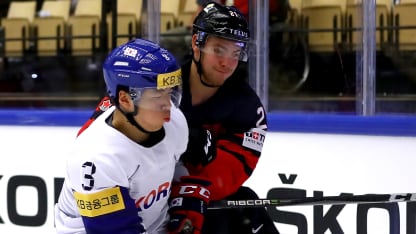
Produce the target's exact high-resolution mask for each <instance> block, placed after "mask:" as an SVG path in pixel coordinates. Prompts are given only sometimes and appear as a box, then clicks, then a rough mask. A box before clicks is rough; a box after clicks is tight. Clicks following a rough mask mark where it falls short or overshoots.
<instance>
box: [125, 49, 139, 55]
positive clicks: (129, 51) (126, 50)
mask: <svg viewBox="0 0 416 234" xmlns="http://www.w3.org/2000/svg"><path fill="white" fill-rule="evenodd" d="M124 55H126V56H130V57H136V55H137V50H136V49H133V48H130V47H126V48H125V49H124Z"/></svg>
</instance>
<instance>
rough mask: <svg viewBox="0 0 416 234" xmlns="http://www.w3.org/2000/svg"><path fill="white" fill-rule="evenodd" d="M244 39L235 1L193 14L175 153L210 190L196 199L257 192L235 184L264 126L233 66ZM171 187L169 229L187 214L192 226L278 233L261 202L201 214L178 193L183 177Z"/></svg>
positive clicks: (247, 169) (249, 165) (243, 52)
mask: <svg viewBox="0 0 416 234" xmlns="http://www.w3.org/2000/svg"><path fill="white" fill-rule="evenodd" d="M249 38H250V32H249V29H248V25H247V21H246V19H245V18H244V16H243V15H242V14H241V12H240V11H239V10H238V9H237V8H235V7H229V6H223V5H221V4H218V3H214V2H211V3H208V4H206V5H205V7H204V8H203V10H202V11H201V12H200V13H199V14H198V16H197V17H196V18H195V20H194V24H193V35H192V57H191V59H190V60H189V61H187V62H184V64H183V65H182V75H183V98H182V100H181V105H180V108H181V110H182V111H183V113H184V114H185V117H186V119H187V122H188V126H189V129H190V131H189V142H188V147H187V150H186V152H185V153H184V154H183V155H182V157H181V159H182V161H183V163H184V164H185V165H186V168H187V169H188V171H189V174H190V175H191V176H192V177H198V178H202V179H203V180H206V181H207V182H205V183H201V184H200V185H201V187H203V188H206V189H208V190H209V191H210V196H209V199H202V201H203V202H205V201H207V202H208V203H209V201H214V200H221V199H255V198H258V197H257V195H256V194H255V193H254V192H253V191H252V190H251V189H249V188H247V187H242V185H243V183H244V182H245V181H246V180H247V179H248V178H249V177H250V175H251V174H252V172H253V170H254V169H255V167H256V164H257V162H258V160H259V157H260V155H261V151H262V146H263V143H264V139H265V136H266V131H267V118H266V111H265V109H264V108H263V105H262V103H261V102H260V99H259V97H258V96H257V94H256V93H255V92H254V90H253V89H252V88H251V87H250V86H249V84H248V83H247V75H246V72H245V69H239V65H240V66H241V65H242V64H240V63H241V62H240V61H242V62H243V63H244V62H245V61H246V60H247V51H248V43H249ZM184 178H186V177H184ZM195 184H197V183H195V182H194V183H192V185H193V186H196V185H195ZM175 186H178V187H179V188H182V190H181V189H177V190H175V189H173V190H172V194H171V200H172V201H171V208H170V211H169V212H170V214H171V219H170V223H169V224H168V228H170V229H169V230H170V231H171V233H179V231H178V230H181V228H182V227H186V225H184V224H186V220H187V219H188V220H191V221H192V223H193V226H194V229H195V230H194V232H193V233H199V231H200V230H201V232H202V233H204V234H209V233H254V232H255V233H268V234H273V233H278V231H277V230H276V228H275V226H274V223H273V221H272V220H271V219H270V217H269V216H268V214H267V212H266V210H265V209H262V208H259V209H242V210H240V209H225V210H207V211H206V212H202V213H203V217H201V216H200V213H201V212H198V209H199V208H200V207H199V206H198V205H197V204H198V203H197V202H196V201H195V200H192V198H195V197H197V196H194V197H192V195H189V194H183V193H182V194H181V193H180V191H184V190H183V189H185V188H186V186H188V184H187V183H186V182H182V183H178V184H176V185H173V187H175ZM181 186H182V187H181ZM177 191H179V192H177ZM176 192H177V193H176ZM177 198H180V200H181V201H182V205H178V203H179V202H178V201H177V200H178V199H177ZM196 208H198V209H196ZM202 210H204V209H202ZM200 219H204V222H203V226H202V227H200V226H199V225H200V223H201V220H200ZM195 220H196V221H195Z"/></svg>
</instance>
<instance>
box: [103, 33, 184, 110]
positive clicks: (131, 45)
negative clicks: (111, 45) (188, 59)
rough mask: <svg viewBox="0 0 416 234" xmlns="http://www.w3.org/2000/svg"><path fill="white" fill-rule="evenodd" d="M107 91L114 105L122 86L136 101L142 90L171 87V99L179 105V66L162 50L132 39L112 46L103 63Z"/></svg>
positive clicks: (151, 44) (180, 82)
mask: <svg viewBox="0 0 416 234" xmlns="http://www.w3.org/2000/svg"><path fill="white" fill-rule="evenodd" d="M103 73H104V81H105V84H106V87H107V93H108V95H109V96H110V98H111V99H113V100H114V103H115V104H116V105H118V100H117V98H118V92H119V91H120V89H125V90H126V91H128V92H129V93H130V96H131V97H132V99H133V101H135V102H138V101H139V100H140V97H141V94H142V92H143V91H144V90H145V89H155V90H171V91H170V92H169V93H170V96H171V101H172V103H173V104H174V105H175V106H179V102H180V99H181V95H182V93H181V91H182V90H181V84H182V77H181V69H180V66H179V65H178V64H177V61H176V59H175V57H174V56H173V55H172V54H171V53H170V52H168V51H167V50H166V49H164V48H161V47H160V46H159V45H157V44H155V43H153V42H151V41H148V40H144V39H134V40H132V41H129V42H127V43H125V44H123V45H121V46H119V47H117V48H115V49H114V50H113V51H112V52H111V53H110V54H109V55H108V56H107V58H106V60H105V61H104V65H103Z"/></svg>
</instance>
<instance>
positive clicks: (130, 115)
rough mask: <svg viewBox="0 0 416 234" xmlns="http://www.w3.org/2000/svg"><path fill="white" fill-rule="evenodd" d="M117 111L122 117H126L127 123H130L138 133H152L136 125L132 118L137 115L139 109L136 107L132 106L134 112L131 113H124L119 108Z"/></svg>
mask: <svg viewBox="0 0 416 234" xmlns="http://www.w3.org/2000/svg"><path fill="white" fill-rule="evenodd" d="M118 109H119V110H120V111H121V113H123V115H124V116H126V118H127V120H128V121H129V123H131V124H132V125H133V126H135V127H136V128H137V129H139V130H140V131H142V132H144V133H147V134H150V133H152V132H150V131H147V130H146V129H144V128H143V127H142V126H140V124H139V123H137V121H136V120H135V119H134V116H135V115H137V113H138V112H139V108H138V107H137V106H136V105H134V111H133V112H125V111H123V110H122V109H121V108H118Z"/></svg>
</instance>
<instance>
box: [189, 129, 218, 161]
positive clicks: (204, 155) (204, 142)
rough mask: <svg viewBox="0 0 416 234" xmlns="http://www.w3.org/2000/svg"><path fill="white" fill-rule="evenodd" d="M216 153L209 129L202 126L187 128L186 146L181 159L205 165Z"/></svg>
mask: <svg viewBox="0 0 416 234" xmlns="http://www.w3.org/2000/svg"><path fill="white" fill-rule="evenodd" d="M216 154H217V149H216V144H215V139H213V136H212V134H211V132H210V131H208V130H206V129H203V128H191V129H189V141H188V147H187V148H186V151H185V153H183V154H182V157H181V159H182V161H183V162H184V163H189V164H191V165H194V166H196V165H198V164H202V165H207V164H208V163H209V162H211V161H212V160H214V158H215V156H216Z"/></svg>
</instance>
